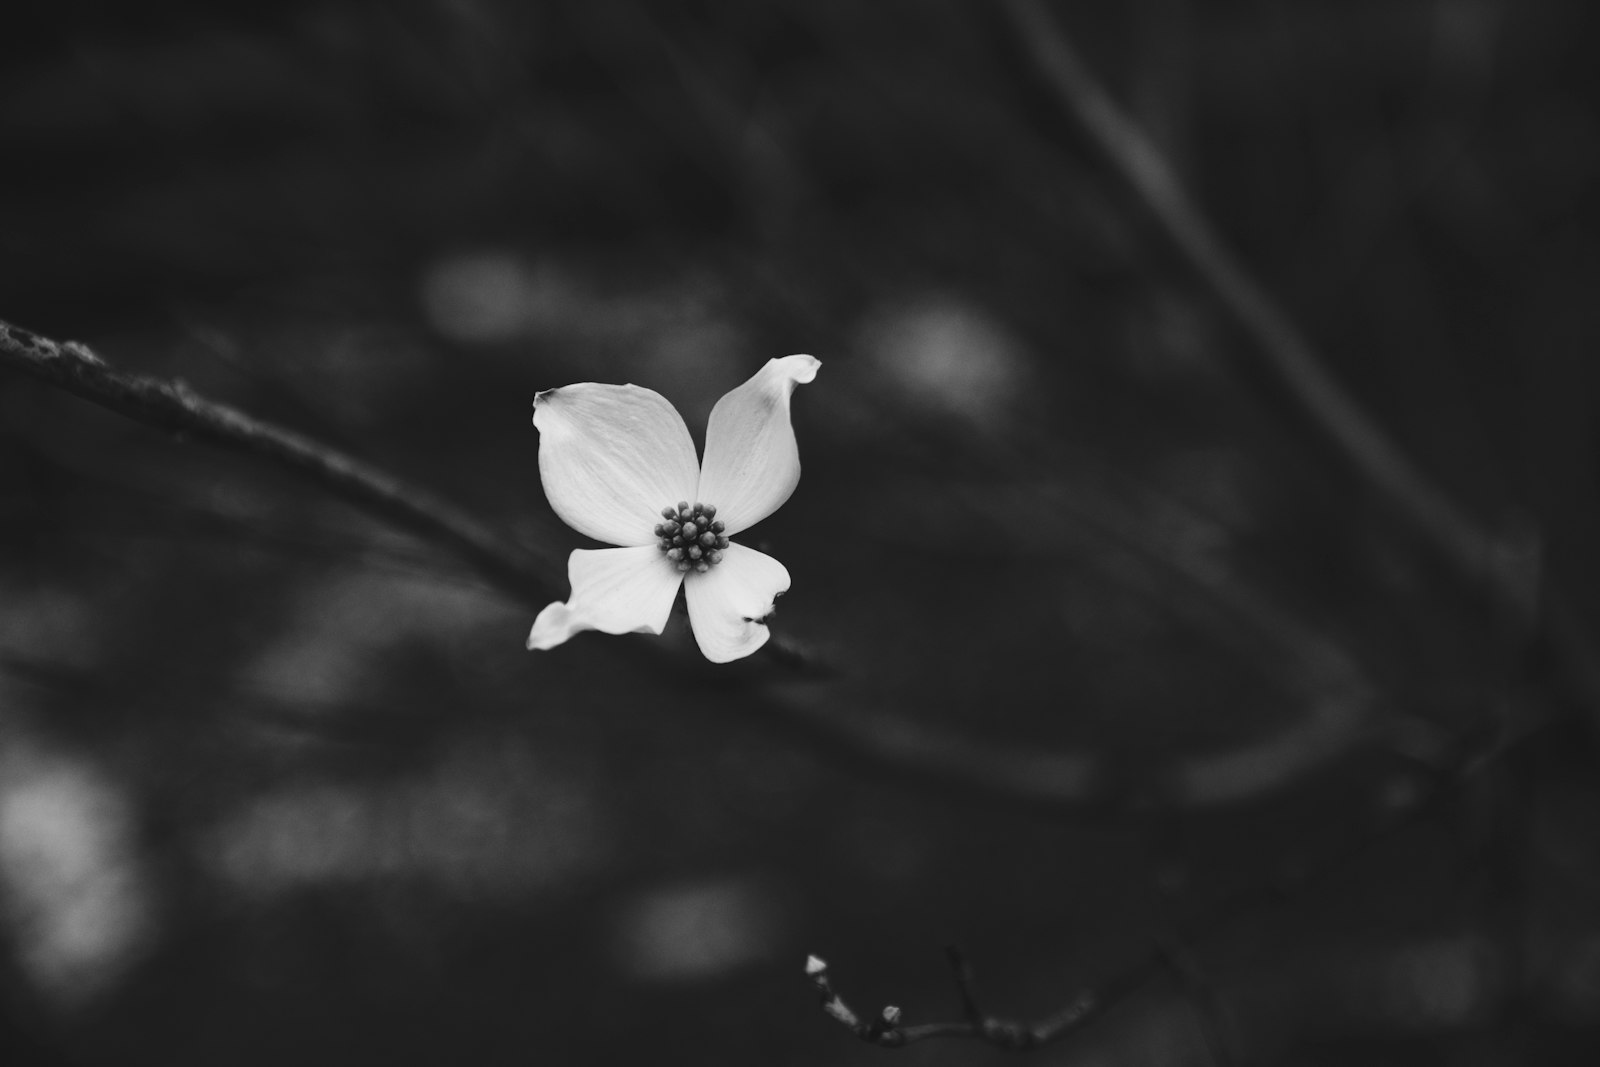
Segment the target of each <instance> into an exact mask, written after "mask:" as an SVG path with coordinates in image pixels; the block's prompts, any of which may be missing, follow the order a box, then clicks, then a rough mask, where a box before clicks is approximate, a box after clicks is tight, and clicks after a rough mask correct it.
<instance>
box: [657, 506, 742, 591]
mask: <svg viewBox="0 0 1600 1067" xmlns="http://www.w3.org/2000/svg"><path fill="white" fill-rule="evenodd" d="M661 517H662V518H663V519H665V520H667V521H666V522H659V523H656V544H657V545H658V546H659V547H660V549H661V551H663V552H665V553H666V554H667V558H668V559H670V560H671V561H672V562H673V565H674V566H676V567H677V568H678V569H679V570H680V571H698V572H699V573H701V574H704V573H705V572H706V571H708V570H710V569H711V568H712V567H714V566H716V565H717V564H718V563H721V562H722V550H723V549H725V548H727V547H728V538H727V537H726V536H725V535H724V534H723V532H722V531H723V529H724V527H723V525H722V523H721V522H719V521H717V509H716V507H715V506H713V505H711V504H700V503H696V504H695V505H694V507H690V506H689V502H688V501H687V500H680V501H678V506H677V507H675V508H673V507H666V508H662V509H661Z"/></svg>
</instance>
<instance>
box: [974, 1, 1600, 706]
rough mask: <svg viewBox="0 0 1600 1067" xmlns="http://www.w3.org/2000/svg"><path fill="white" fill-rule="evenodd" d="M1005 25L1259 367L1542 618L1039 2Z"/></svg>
mask: <svg viewBox="0 0 1600 1067" xmlns="http://www.w3.org/2000/svg"><path fill="white" fill-rule="evenodd" d="M998 10H999V11H1000V12H1001V15H1002V17H1001V19H1000V22H1001V23H1002V24H1003V26H1004V28H1005V30H1006V31H1007V33H1008V34H1009V36H1010V37H1011V39H1012V40H1013V42H1014V43H1015V45H1016V46H1017V47H1018V48H1019V49H1020V50H1021V52H1022V53H1023V55H1024V56H1026V57H1027V59H1028V60H1029V61H1030V62H1031V63H1032V64H1033V66H1034V68H1035V69H1036V70H1037V72H1038V74H1039V75H1040V76H1041V77H1042V79H1043V81H1044V84H1045V85H1046V86H1047V88H1048V90H1049V92H1050V95H1051V99H1052V100H1053V101H1054V103H1055V104H1056V106H1057V107H1058V108H1059V110H1060V111H1061V113H1062V114H1063V115H1064V116H1065V117H1066V119H1067V120H1068V121H1069V122H1070V123H1071V124H1072V126H1073V127H1074V128H1075V129H1076V130H1077V131H1078V132H1079V133H1080V134H1082V135H1083V136H1084V137H1086V138H1087V139H1088V141H1089V143H1090V144H1091V145H1092V146H1093V148H1094V149H1095V150H1096V151H1097V152H1098V153H1099V154H1100V155H1101V156H1102V157H1103V159H1104V162H1105V163H1106V165H1107V166H1108V167H1109V169H1110V171H1111V173H1112V175H1113V176H1114V177H1115V179H1116V180H1117V182H1118V183H1119V184H1120V185H1121V186H1123V187H1125V189H1126V190H1127V191H1128V192H1129V193H1131V194H1132V196H1133V199H1134V200H1135V202H1136V203H1137V204H1138V206H1139V207H1140V208H1142V209H1143V211H1144V212H1145V214H1147V215H1148V216H1149V218H1150V219H1151V220H1152V221H1153V222H1154V223H1155V224H1156V227H1157V229H1158V230H1159V232H1160V233H1161V234H1162V236H1163V237H1164V238H1165V239H1166V241H1167V242H1168V243H1169V244H1170V246H1171V247H1172V249H1173V250H1174V251H1175V252H1176V254H1177V258H1178V260H1179V261H1180V262H1181V264H1182V265H1183V266H1184V267H1185V268H1186V269H1187V270H1188V272H1189V273H1190V275H1191V276H1192V277H1193V278H1194V279H1195V281H1196V282H1197V283H1198V284H1199V285H1200V286H1201V288H1202V289H1203V290H1204V291H1205V292H1206V293H1208V294H1209V295H1210V296H1211V297H1212V299H1213V300H1215V301H1216V303H1217V305H1218V306H1219V307H1220V308H1221V309H1222V310H1223V311H1224V312H1225V313H1226V314H1227V316H1228V317H1229V318H1230V319H1232V320H1233V322H1234V324H1235V325H1236V326H1237V327H1238V328H1239V329H1240V330H1242V331H1243V332H1244V333H1245V334H1246V335H1247V336H1248V337H1249V338H1250V339H1251V340H1252V341H1253V342H1254V348H1253V352H1254V354H1255V356H1256V357H1257V359H1258V360H1259V361H1260V364H1261V366H1262V367H1263V368H1264V369H1265V370H1266V371H1267V372H1268V373H1269V374H1270V375H1271V376H1272V377H1273V378H1274V379H1275V380H1276V381H1277V382H1278V383H1279V385H1280V386H1281V387H1282V388H1283V389H1284V390H1285V392H1286V393H1287V394H1288V395H1289V396H1290V397H1291V398H1292V399H1293V400H1294V402H1295V403H1296V404H1297V405H1298V406H1299V407H1300V408H1301V410H1302V411H1303V412H1304V413H1305V414H1306V415H1307V416H1308V418H1309V419H1310V421H1311V424H1312V425H1313V426H1314V427H1315V429H1316V430H1317V432H1318V433H1319V434H1320V435H1321V436H1322V437H1323V438H1325V439H1326V440H1327V441H1328V442H1329V443H1331V444H1332V446H1333V447H1334V448H1335V449H1336V450H1337V452H1338V453H1339V455H1340V456H1341V457H1342V458H1343V459H1344V461H1345V462H1346V463H1347V464H1349V466H1350V467H1351V468H1352V469H1353V470H1354V471H1355V473H1356V474H1357V475H1359V476H1360V477H1361V479H1362V480H1363V481H1365V482H1367V483H1368V484H1370V485H1372V486H1373V487H1374V488H1375V489H1377V490H1378V492H1379V494H1380V496H1381V498H1382V499H1383V500H1384V501H1385V502H1386V504H1387V505H1388V506H1389V507H1390V509H1391V510H1393V511H1394V512H1395V513H1396V514H1397V515H1399V516H1400V517H1401V518H1402V519H1404V520H1405V521H1406V522H1407V523H1408V524H1409V525H1410V526H1411V527H1412V528H1413V529H1415V530H1416V531H1417V532H1418V534H1420V535H1421V537H1422V538H1423V539H1424V540H1425V541H1426V542H1427V543H1428V544H1429V545H1430V546H1431V547H1432V548H1433V550H1434V551H1435V552H1436V553H1437V554H1438V555H1439V557H1440V558H1441V559H1442V560H1443V561H1444V562H1445V563H1446V564H1448V565H1449V567H1450V568H1451V569H1452V570H1453V571H1455V572H1456V573H1457V574H1459V575H1460V576H1462V577H1463V578H1464V579H1466V580H1467V581H1468V582H1469V583H1470V585H1471V587H1472V588H1474V589H1479V590H1482V591H1483V592H1484V593H1486V594H1487V595H1488V597H1489V598H1490V599H1491V600H1492V601H1493V602H1494V604H1495V605H1496V606H1497V608H1499V609H1500V610H1502V611H1504V612H1506V614H1507V615H1509V616H1510V617H1511V618H1513V619H1516V620H1530V619H1532V618H1533V616H1534V613H1535V604H1534V597H1535V594H1536V583H1535V582H1534V581H1531V580H1530V578H1529V574H1528V568H1527V567H1526V566H1517V565H1515V563H1514V562H1513V557H1514V556H1515V555H1516V553H1515V552H1513V551H1508V548H1510V547H1511V546H1508V545H1506V544H1505V543H1503V541H1502V540H1501V539H1500V538H1497V537H1496V536H1494V535H1493V534H1492V533H1491V532H1490V531H1489V530H1488V529H1486V528H1485V527H1484V526H1483V524H1481V523H1480V522H1478V521H1477V520H1476V519H1475V518H1473V517H1472V516H1471V515H1469V514H1467V513H1466V512H1465V511H1464V510H1462V509H1461V508H1460V507H1459V506H1457V504H1456V503H1455V502H1454V501H1452V500H1451V499H1450V497H1449V496H1448V494H1446V493H1445V492H1444V491H1443V490H1442V489H1440V488H1439V487H1438V486H1437V485H1436V484H1435V483H1434V482H1433V481H1432V479H1430V478H1429V477H1428V475H1427V474H1426V473H1425V472H1424V471H1423V470H1422V469H1421V468H1419V467H1418V466H1417V465H1416V464H1415V463H1413V462H1412V460H1411V458H1410V457H1409V456H1407V455H1406V453H1405V450H1404V449H1403V448H1401V446H1400V445H1399V444H1398V443H1397V442H1396V441H1395V440H1394V439H1393V438H1392V437H1390V436H1389V434H1388V433H1387V432H1386V431H1385V430H1384V429H1383V427H1381V426H1380V425H1379V424H1378V423H1377V421H1376V420H1374V419H1373V418H1372V417H1371V416H1370V415H1368V413H1367V412H1366V411H1365V410H1364V409H1363V407H1362V406H1361V404H1360V403H1359V402H1357V401H1356V399H1355V398H1354V397H1352V396H1351V395H1350V393H1349V391H1348V390H1346V388H1345V387H1344V386H1343V385H1342V384H1340V382H1339V381H1338V379H1337V378H1335V377H1334V375H1333V374H1331V373H1330V372H1329V371H1328V370H1327V367H1326V361H1325V360H1324V359H1323V358H1322V356H1321V355H1320V354H1319V353H1318V352H1317V351H1316V349H1315V348H1314V347H1313V346H1312V344H1311V342H1310V341H1309V340H1307V338H1306V337H1305V336H1304V335H1303V334H1302V333H1301V332H1300V330H1299V329H1298V327H1296V326H1295V324H1294V322H1293V321H1292V320H1291V319H1290V317H1289V316H1288V314H1287V313H1286V312H1284V310H1283V309H1282V308H1280V307H1279V306H1278V304H1277V302H1276V301H1274V300H1273V298H1272V297H1271V296H1270V295H1269V294H1268V292H1267V290H1266V288H1265V287H1264V286H1263V285H1262V284H1261V283H1260V282H1259V281H1257V280H1256V278H1255V277H1254V276H1252V275H1251V273H1250V271H1249V270H1248V269H1247V268H1246V267H1245V266H1244V264H1243V263H1241V262H1240V260H1239V258H1238V257H1237V256H1236V255H1235V254H1234V253H1233V251H1232V250H1231V249H1229V247H1228V245H1227V243H1226V242H1225V241H1224V240H1223V239H1222V238H1221V236H1220V235H1219V234H1218V233H1217V231H1216V230H1215V228H1214V227H1213V226H1212V224H1211V222H1210V220H1209V219H1207V217H1206V215H1205V213H1204V212H1203V211H1202V210H1201V209H1200V208H1199V207H1198V205H1196V204H1195V202H1194V201H1193V200H1192V199H1191V198H1190V197H1189V194H1188V193H1187V192H1186V191H1185V189H1184V188H1183V184H1182V182H1181V181H1180V180H1179V179H1178V177H1177V175H1176V173H1175V172H1174V171H1173V168H1172V167H1171V165H1170V164H1169V163H1168V161H1167V160H1166V158H1165V157H1164V156H1163V155H1162V154H1161V152H1160V150H1159V149H1158V148H1157V147H1156V146H1155V145H1154V144H1153V143H1152V142H1151V141H1150V140H1149V138H1147V137H1146V136H1145V134H1144V133H1143V131H1141V130H1140V129H1139V127H1138V126H1137V124H1135V123H1134V122H1133V120H1132V119H1131V118H1129V116H1128V115H1127V114H1126V113H1125V112H1124V111H1123V109H1122V108H1120V107H1119V106H1118V105H1117V103H1116V102H1115V101H1114V100H1113V99H1112V98H1111V95H1110V93H1108V92H1107V91H1106V89H1105V87H1104V86H1102V85H1101V84H1100V83H1099V82H1098V81H1097V80H1096V79H1095V77H1094V75H1093V73H1091V71H1090V70H1089V67H1088V65H1087V64H1086V63H1085V62H1084V61H1083V58H1082V57H1081V56H1079V55H1078V53H1077V50H1076V49H1075V48H1074V47H1073V46H1072V43H1071V42H1070V41H1069V40H1068V39H1067V37H1066V35H1065V33H1064V32H1063V31H1062V29H1061V27H1060V26H1059V24H1058V23H1057V22H1056V21H1055V19H1054V18H1053V17H1052V16H1051V15H1050V14H1049V12H1048V11H1047V10H1046V6H1045V4H1044V3H1043V2H1042V0H1003V2H1002V3H1001V4H1000V5H999V7H998ZM1554 594H1555V591H1553V590H1547V591H1546V602H1545V604H1544V612H1543V616H1542V618H1541V619H1540V622H1541V623H1542V625H1543V627H1544V629H1545V632H1546V636H1547V637H1548V639H1549V643H1550V647H1551V648H1552V650H1553V652H1554V654H1555V658H1556V659H1557V660H1558V661H1559V663H1560V666H1561V668H1562V669H1563V670H1564V671H1565V673H1566V675H1567V678H1568V680H1569V682H1570V683H1571V684H1572V685H1573V686H1574V688H1575V689H1576V690H1577V691H1578V693H1580V694H1581V695H1582V696H1583V697H1584V698H1585V699H1586V700H1588V701H1589V702H1590V703H1591V704H1600V663H1597V662H1596V657H1595V653H1594V642H1593V641H1592V640H1590V638H1589V635H1588V634H1587V633H1586V632H1585V628H1584V627H1583V625H1582V624H1581V623H1580V622H1579V621H1578V619H1577V616H1576V615H1575V614H1574V613H1573V612H1572V611H1571V610H1570V609H1569V608H1567V607H1566V606H1565V605H1563V604H1562V603H1560V598H1559V597H1558V596H1556V595H1554Z"/></svg>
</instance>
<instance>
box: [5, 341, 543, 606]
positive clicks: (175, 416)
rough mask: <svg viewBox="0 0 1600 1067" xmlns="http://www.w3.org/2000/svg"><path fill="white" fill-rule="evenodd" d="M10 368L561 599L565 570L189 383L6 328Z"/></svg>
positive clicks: (428, 497)
mask: <svg viewBox="0 0 1600 1067" xmlns="http://www.w3.org/2000/svg"><path fill="white" fill-rule="evenodd" d="M0 354H3V356H4V363H5V364H7V365H9V366H12V367H15V368H16V369H18V370H21V371H23V372H25V373H27V374H30V375H32V376H33V377H35V378H38V379H40V380H42V381H45V382H48V383H50V384H51V385H55V386H58V387H60V388H62V389H65V390H67V391H68V392H70V393H75V394H76V395H78V396H80V397H83V398H84V399H85V400H88V401H91V402H92V403H95V404H99V405H100V406H101V407H104V408H108V409H110V410H111V411H114V412H116V413H117V414H119V415H124V416H126V417H128V418H130V419H133V420H135V421H137V422H142V423H146V424H148V425H151V426H155V427H157V428H158V429H163V430H167V431H169V432H171V433H176V434H183V435H185V436H187V437H190V438H192V439H194V440H197V441H204V442H206V443H207V444H212V445H217V446H220V447H222V448H227V449H231V450H233V451H236V452H245V453H250V454H252V455H257V456H260V457H262V458H265V459H268V460H271V461H273V462H275V463H277V464H279V465H281V466H285V467H288V468H290V469H292V470H294V471H297V472H298V473H300V474H303V475H306V476H308V477H310V478H311V479H312V480H313V481H316V482H318V483H320V484H321V485H322V486H323V487H324V488H326V489H328V490H330V491H332V492H333V493H335V494H336V495H338V496H341V497H343V498H345V499H347V500H351V501H354V502H355V503H357V504H360V505H362V506H363V507H366V508H367V509H369V510H370V511H372V512H373V513H374V514H376V515H378V516H380V517H382V518H385V519H388V520H390V521H393V522H396V523H398V524H400V525H403V526H406V527H409V528H411V529H413V530H416V531H417V532H419V533H421V534H423V535H424V536H426V537H428V538H430V539H431V540H434V541H437V542H440V543H442V544H444V545H447V546H448V547H450V548H451V549H453V550H454V551H455V552H457V553H458V554H460V555H461V556H462V557H463V558H465V559H466V560H467V561H468V562H470V563H472V564H473V565H474V566H475V567H477V568H478V569H479V570H480V571H482V572H483V573H484V574H485V575H486V576H487V577H488V578H490V579H491V580H492V581H493V582H494V583H495V584H496V585H497V586H498V587H501V588H504V589H506V590H508V591H510V592H513V593H515V594H516V595H518V596H519V597H521V598H523V599H525V600H528V601H529V602H530V603H544V602H548V601H550V600H554V599H558V594H557V593H556V588H557V585H558V583H559V579H560V575H561V568H560V566H559V564H558V563H556V562H555V561H553V560H551V559H548V558H545V557H542V556H539V555H535V554H534V553H532V552H530V551H528V550H527V549H525V548H523V547H522V546H521V545H519V544H516V543H515V542H512V541H509V540H507V539H505V538H503V537H501V536H500V535H498V534H496V533H494V532H493V531H492V530H490V529H489V528H488V527H486V526H484V525H483V524H482V523H480V522H478V521H477V520H476V519H474V518H472V516H470V515H468V514H467V513H466V512H465V511H463V510H461V509H460V508H458V507H456V506H455V505H454V504H451V503H449V502H448V501H446V500H444V499H442V498H440V497H437V496H434V495H433V494H431V493H429V492H427V491H426V490H423V489H420V488H418V487H417V486H414V485H407V484H406V483H404V482H402V481H400V480H399V479H398V478H395V477H393V476H392V475H390V474H388V473H387V472H385V471H383V470H381V469H379V468H378V467H375V466H373V465H372V464H370V463H366V462H364V461H362V460H359V459H356V458H355V457H354V456H350V455H346V454H344V453H342V452H339V451H338V450H336V449H333V448H330V447H328V446H326V445H324V444H321V443H320V442H317V441H313V440H312V439H311V438H309V437H305V436H303V435H301V434H297V433H295V432H294V431H292V430H287V429H284V428H283V427H280V426H274V425H272V424H271V423H268V422H263V421H261V420H259V419H256V418H253V417H251V416H249V415H247V414H245V413H244V412H242V411H240V410H239V409H237V408H233V407H229V406H227V405H226V404H219V403H217V402H216V401H213V400H207V399H206V398H204V397H202V396H200V395H199V394H197V393H196V392H195V391H194V390H192V389H190V388H189V387H188V386H187V385H186V384H184V382H183V381H181V380H176V379H175V380H173V381H161V380H159V379H155V378H146V377H142V376H139V375H132V374H123V373H121V372H119V371H115V370H112V369H111V368H110V367H109V366H107V365H106V362H105V361H104V360H102V359H101V358H100V357H99V356H97V355H95V353H94V352H92V351H90V349H89V348H88V347H87V346H85V345H81V344H78V343H77V342H75V341H68V342H65V343H58V342H56V341H53V340H51V339H50V338H48V337H41V336H39V335H38V334H35V333H30V332H29V331H27V330H24V329H21V328H20V327H17V326H12V325H10V324H9V323H6V322H3V321H0Z"/></svg>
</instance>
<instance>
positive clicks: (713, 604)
mask: <svg viewBox="0 0 1600 1067" xmlns="http://www.w3.org/2000/svg"><path fill="white" fill-rule="evenodd" d="M788 588H789V572H788V570H787V569H785V568H784V566H783V564H781V563H779V562H778V561H777V560H775V559H773V558H772V557H771V556H768V555H765V554H764V553H761V552H757V551H756V550H755V549H753V548H745V547H744V546H743V545H737V544H731V545H729V546H728V548H727V549H726V551H725V553H724V555H723V560H722V562H721V563H720V564H718V565H717V566H715V567H712V568H711V570H709V571H708V572H706V573H705V574H696V575H692V576H690V578H689V580H688V581H686V582H685V583H684V594H685V596H686V598H687V600H688V604H689V625H690V626H691V627H692V628H693V629H694V639H695V643H696V644H698V645H699V646H700V651H701V652H702V653H703V654H704V655H705V657H706V659H708V660H710V661H711V662H713V663H730V662H732V661H733V660H736V659H743V658H744V657H745V656H748V655H750V654H751V653H752V652H755V651H756V650H757V649H759V648H761V646H762V645H764V644H766V643H767V641H768V639H770V638H771V636H772V632H771V631H770V630H768V629H767V626H766V622H765V621H764V620H766V619H767V618H769V617H771V615H772V612H773V610H774V602H775V601H776V600H777V598H778V597H779V596H781V595H782V594H783V593H784V592H785V591H787V590H788Z"/></svg>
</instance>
